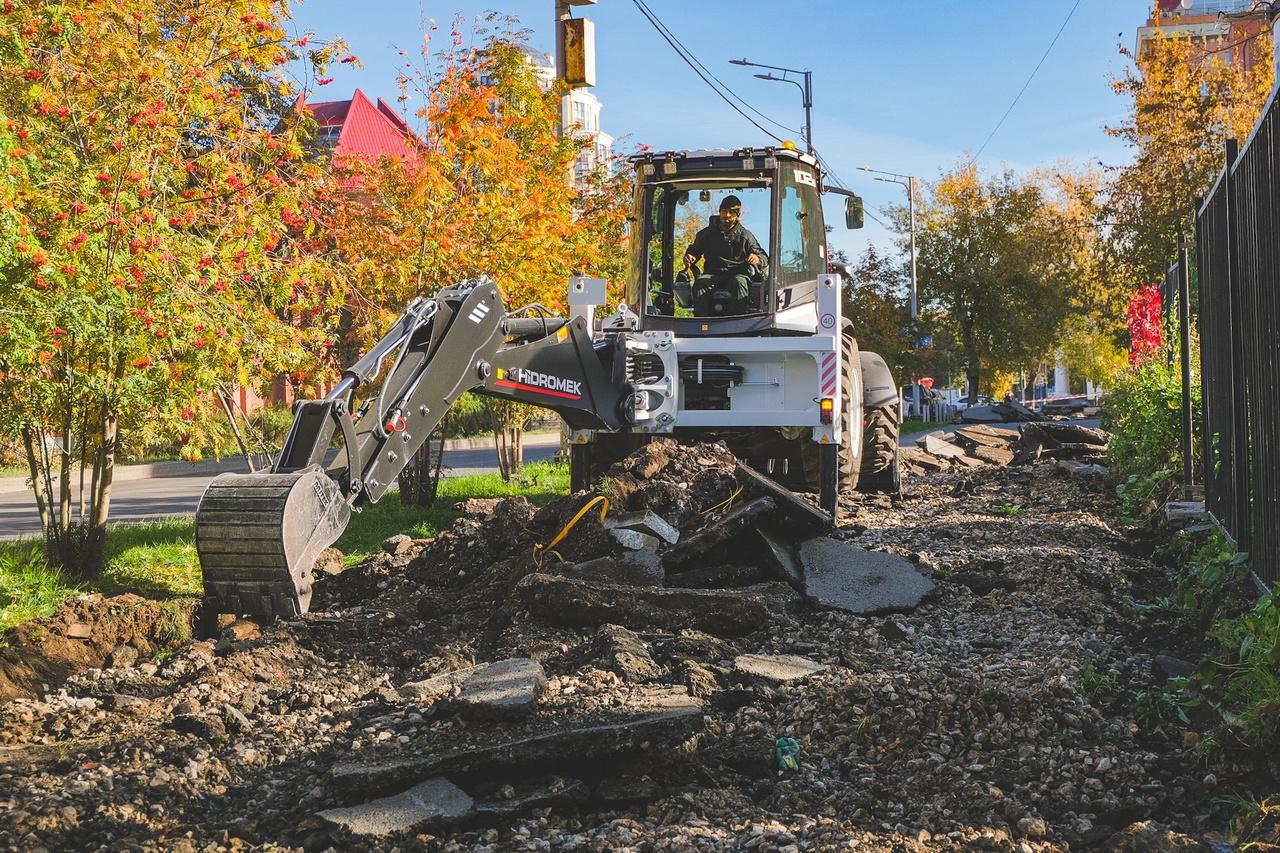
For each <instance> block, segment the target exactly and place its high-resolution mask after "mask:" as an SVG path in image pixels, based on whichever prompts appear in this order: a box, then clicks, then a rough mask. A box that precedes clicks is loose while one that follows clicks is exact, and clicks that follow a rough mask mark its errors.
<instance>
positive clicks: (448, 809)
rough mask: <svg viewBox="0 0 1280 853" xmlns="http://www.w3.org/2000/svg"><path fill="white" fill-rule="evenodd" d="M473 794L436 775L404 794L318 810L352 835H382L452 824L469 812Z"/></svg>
mask: <svg viewBox="0 0 1280 853" xmlns="http://www.w3.org/2000/svg"><path fill="white" fill-rule="evenodd" d="M474 805H475V802H474V801H473V800H472V799H471V797H470V796H469V795H468V794H467V793H466V792H465V791H463V790H462V789H461V788H459V787H458V786H457V785H454V784H453V783H452V782H450V781H449V780H448V779H445V778H443V777H439V776H437V777H435V778H434V779H428V780H427V781H425V782H422V783H419V784H417V785H414V786H413V787H412V788H410V789H409V790H407V791H404V792H403V793H399V794H396V795H394V796H391V797H384V798H382V799H379V800H371V801H369V802H367V803H362V804H360V805H358V806H348V807H345V808H337V809H327V810H325V811H322V812H320V813H319V815H318V816H319V817H320V818H321V819H322V820H324V821H325V822H326V823H328V824H330V825H332V826H335V827H338V828H341V829H344V830H346V831H347V832H349V833H351V834H352V835H361V836H370V837H382V836H384V835H393V834H396V833H400V832H409V831H411V830H415V829H418V828H421V827H425V826H428V825H430V824H435V823H451V822H455V821H458V820H462V819H463V818H465V817H466V816H467V815H469V814H470V813H471V811H472V809H473V807H474Z"/></svg>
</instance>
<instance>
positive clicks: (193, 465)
mask: <svg viewBox="0 0 1280 853" xmlns="http://www.w3.org/2000/svg"><path fill="white" fill-rule="evenodd" d="M559 443H560V433H559V432H534V433H528V434H526V435H525V437H524V446H525V447H548V446H550V445H553V444H559ZM444 449H445V450H447V451H455V450H493V449H495V444H494V440H493V436H491V435H490V436H483V437H478V438H451V439H449V440H448V441H446V442H445V443H444ZM247 470H248V468H247V467H246V466H245V464H244V457H243V456H225V457H223V458H222V459H206V460H204V461H201V462H183V461H181V460H178V461H176V462H147V463H143V464H141V465H120V466H117V467H116V470H115V475H114V477H112V482H116V483H119V482H123V481H125V480H150V479H158V478H161V477H198V476H202V475H211V474H221V473H223V472H226V471H236V472H239V473H244V472H246V471H247ZM71 476H72V477H73V478H74V477H76V476H78V472H77V471H76V470H74V469H73V470H72V472H71ZM27 479H28V478H27V477H0V493H6V492H23V491H26V490H27V489H29V488H31V487H30V486H28V485H27Z"/></svg>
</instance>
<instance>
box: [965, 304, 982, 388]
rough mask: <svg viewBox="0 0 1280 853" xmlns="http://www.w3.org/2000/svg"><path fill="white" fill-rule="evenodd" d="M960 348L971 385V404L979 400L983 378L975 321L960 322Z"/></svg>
mask: <svg viewBox="0 0 1280 853" xmlns="http://www.w3.org/2000/svg"><path fill="white" fill-rule="evenodd" d="M960 348H961V350H963V352H964V360H965V365H964V375H965V380H966V384H967V385H968V386H969V405H970V406H972V405H975V404H977V402H978V389H979V381H980V380H981V378H982V365H981V363H980V362H979V361H978V346H977V344H976V342H975V341H974V339H973V323H972V322H968V323H961V324H960Z"/></svg>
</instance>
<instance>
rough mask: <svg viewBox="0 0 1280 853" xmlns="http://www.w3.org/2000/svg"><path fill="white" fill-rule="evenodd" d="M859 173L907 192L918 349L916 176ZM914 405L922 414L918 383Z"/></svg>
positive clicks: (913, 387)
mask: <svg viewBox="0 0 1280 853" xmlns="http://www.w3.org/2000/svg"><path fill="white" fill-rule="evenodd" d="M858 170H859V171H862V172H870V173H872V174H873V175H876V176H877V177H876V180H877V181H884V182H885V183H886V184H898V185H899V186H902V187H905V188H906V190H907V211H908V216H909V217H910V228H911V233H910V235H909V239H910V245H911V338H912V340H911V348H912V349H915V347H916V340H915V334H916V318H917V317H918V316H919V315H920V304H919V288H918V282H917V279H916V179H915V176H914V175H899V174H898V173H897V172H884V171H881V170H880V169H872V168H871V167H870V166H859V167H858ZM911 398H912V405H913V406H915V410H916V413H917V414H919V413H920V386H919V383H917V382H912V383H911Z"/></svg>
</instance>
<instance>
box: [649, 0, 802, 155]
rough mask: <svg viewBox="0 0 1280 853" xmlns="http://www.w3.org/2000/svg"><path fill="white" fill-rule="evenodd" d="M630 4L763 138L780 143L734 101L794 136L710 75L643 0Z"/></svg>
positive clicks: (784, 126) (712, 89) (786, 128)
mask: <svg viewBox="0 0 1280 853" xmlns="http://www.w3.org/2000/svg"><path fill="white" fill-rule="evenodd" d="M631 2H632V3H634V4H635V7H636V8H637V9H638V10H639V11H640V14H641V15H644V17H645V20H647V21H648V22H649V23H650V24H651V25H652V26H653V28H654V29H655V30H657V31H658V35H660V36H662V39H663V41H665V42H666V43H667V44H668V45H669V46H670V47H671V49H672V50H674V51H675V52H676V55H677V56H679V57H680V59H681V60H683V61H684V64H685V65H688V66H689V68H690V69H692V70H693V73H694V74H697V75H698V77H700V78H701V79H702V82H703V83H706V84H707V85H708V86H710V87H711V91H713V92H715V93H716V94H717V95H719V96H720V99H721V100H722V101H724V102H725V103H726V104H728V105H729V106H730V108H732V109H733V111H734V112H736V113H737V114H738V115H740V116H742V117H743V118H744V119H746V120H747V121H748V122H750V123H751V124H752V125H753V126H754V127H755V128H756V129H757V130H759V131H760V132H761V133H763V134H764V135H765V136H767V137H769V138H770V139H772V140H774V141H776V142H781V141H782V140H781V139H780V138H779V137H778V136H777V135H776V134H774V133H773V132H772V131H770V130H768V129H766V128H765V127H764V126H762V125H761V124H760V123H759V122H757V121H756V120H755V119H753V118H752V117H751V116H749V115H747V113H746V112H745V111H743V109H742V107H740V106H738V104H737V103H734V101H735V100H736V101H737V102H738V103H740V104H742V106H744V107H746V108H747V109H748V110H750V111H751V112H753V113H755V114H756V115H758V116H759V117H760V118H762V119H763V120H764V121H767V122H769V123H770V124H773V125H776V126H777V127H779V128H781V129H782V130H784V131H786V132H788V133H791V134H794V133H795V132H796V131H795V130H794V129H793V128H789V127H787V126H786V125H784V124H782V123H780V122H777V121H775V120H774V119H771V118H769V117H768V116H767V115H765V114H764V113H762V112H760V111H759V110H757V109H756V108H755V107H753V106H751V104H749V103H748V102H747V101H746V100H745V99H744V98H742V97H741V96H739V95H738V94H737V93H736V92H734V91H733V90H732V89H730V88H729V87H728V86H727V85H725V84H724V82H723V81H721V80H720V78H718V77H716V76H715V75H714V74H712V73H711V71H710V70H709V69H707V67H706V66H705V65H703V64H702V63H701V62H699V61H698V58H697V57H696V56H694V55H693V54H692V53H691V52H690V51H689V49H688V48H686V47H685V46H684V45H683V44H681V43H680V40H679V39H678V38H676V37H675V34H674V33H672V32H671V31H670V30H668V29H667V27H666V25H665V24H663V23H662V21H660V20H659V19H658V16H657V15H655V14H654V13H653V12H652V11H651V10H650V9H649V7H648V6H646V5H645V3H644V2H643V0H631Z"/></svg>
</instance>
